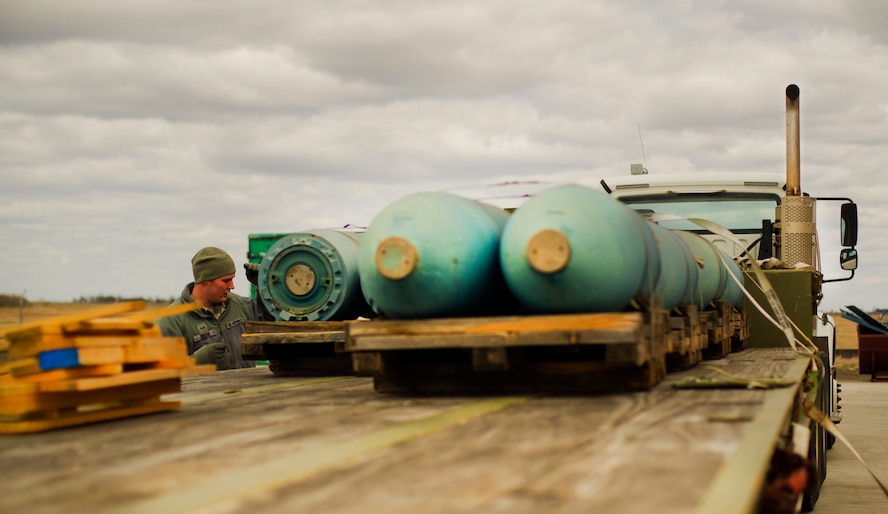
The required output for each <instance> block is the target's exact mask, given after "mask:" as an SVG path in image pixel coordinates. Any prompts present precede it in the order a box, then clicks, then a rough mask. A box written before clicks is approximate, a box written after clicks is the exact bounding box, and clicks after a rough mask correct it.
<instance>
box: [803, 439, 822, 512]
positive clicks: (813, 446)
mask: <svg viewBox="0 0 888 514" xmlns="http://www.w3.org/2000/svg"><path fill="white" fill-rule="evenodd" d="M822 432H823V428H821V427H820V426H819V425H818V426H816V428H815V429H814V432H813V433H812V434H811V441H810V443H809V444H808V459H809V460H810V461H811V462H813V463H814V468H815V469H816V473H817V475H816V478H815V479H814V482H815V485H814V488H813V489H812V490H811V491H808V492H805V493H803V494H802V512H811V511H812V510H814V506H815V505H816V504H817V500H818V499H820V488H821V486H822V485H823V475H824V474H825V473H826V467H825V463H824V460H823V459H824V458H825V456H826V452H821V448H822V447H824V446H825V444H823V443H821V438H822V435H821V433H822ZM824 443H825V441H824Z"/></svg>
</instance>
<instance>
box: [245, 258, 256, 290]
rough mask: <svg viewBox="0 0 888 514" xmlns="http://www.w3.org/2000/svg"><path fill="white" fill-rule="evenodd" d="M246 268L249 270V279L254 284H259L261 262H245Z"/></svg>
mask: <svg viewBox="0 0 888 514" xmlns="http://www.w3.org/2000/svg"><path fill="white" fill-rule="evenodd" d="M244 270H245V271H246V272H247V281H249V282H250V283H251V284H253V285H257V286H258V285H259V263H258V262H245V263H244Z"/></svg>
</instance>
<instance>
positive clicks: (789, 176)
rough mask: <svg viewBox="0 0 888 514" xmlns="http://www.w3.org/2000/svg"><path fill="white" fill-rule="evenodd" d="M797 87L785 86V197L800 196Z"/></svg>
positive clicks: (800, 172) (793, 85)
mask: <svg viewBox="0 0 888 514" xmlns="http://www.w3.org/2000/svg"><path fill="white" fill-rule="evenodd" d="M799 140H800V137H799V86H797V85H795V84H790V85H788V86H786V196H801V195H802V185H801V181H802V179H801V175H802V171H801V165H800V162H801V150H800V145H799Z"/></svg>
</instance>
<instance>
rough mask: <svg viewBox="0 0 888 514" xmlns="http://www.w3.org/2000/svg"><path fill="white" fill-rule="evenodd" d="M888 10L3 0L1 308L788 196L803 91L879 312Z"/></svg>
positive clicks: (814, 190) (807, 125) (839, 297)
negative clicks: (675, 203) (372, 237)
mask: <svg viewBox="0 0 888 514" xmlns="http://www.w3.org/2000/svg"><path fill="white" fill-rule="evenodd" d="M886 10H888V6H884V5H882V3H880V2H875V1H866V0H853V1H850V2H836V1H827V0H822V1H817V2H801V1H792V2H788V3H787V2H783V3H779V4H775V3H773V2H765V1H762V0H755V1H753V0H746V1H742V2H730V3H728V2H715V3H705V4H701V3H688V2H683V1H677V0H676V1H667V2H657V3H653V4H651V3H650V2H643V1H641V0H635V1H629V2H616V1H605V0H597V1H588V2H579V1H567V0H565V1H556V2H547V3H540V2H530V1H518V2H515V1H505V0H498V1H492V2H484V3H483V4H479V3H477V2H447V3H436V2H414V1H407V0H401V1H394V2H386V3H385V5H384V6H380V5H379V4H378V3H376V2H366V1H360V0H343V1H320V0H317V1H307V0H300V1H298V2H286V1H269V2H263V3H261V4H256V3H255V2H248V1H245V0H221V1H212V2H211V1H189V2H172V1H166V0H162V1H157V2H147V3H137V4H128V3H124V4H122V3H119V2H109V1H106V0H84V1H82V2H76V3H71V2H63V1H50V0H36V1H34V0H31V1H23V0H7V1H5V2H3V5H2V6H0V45H2V48H0V49H2V51H0V98H2V103H0V181H2V186H3V187H2V189H0V238H2V241H4V244H3V245H0V265H2V267H3V268H4V269H5V270H10V271H9V275H8V277H9V278H7V276H4V280H3V288H2V289H8V290H9V292H17V291H20V290H23V289H27V290H28V291H29V297H32V298H40V297H42V298H47V299H56V300H65V299H70V298H73V297H77V296H81V295H91V294H97V293H104V294H121V295H146V296H170V295H173V294H176V293H177V292H178V291H179V290H180V289H181V287H182V286H183V285H184V283H185V282H187V281H188V279H189V278H190V277H189V272H190V270H189V265H188V262H189V260H190V258H191V256H192V255H193V253H194V252H195V251H197V249H199V248H200V247H201V246H204V245H207V244H213V245H216V246H221V247H223V248H225V249H226V250H228V251H229V252H230V253H231V254H232V255H233V256H234V257H235V260H236V261H239V260H243V259H245V255H246V245H247V236H248V234H250V233H275V232H292V231H297V230H304V229H309V228H331V227H338V226H342V225H345V224H353V225H359V226H365V225H367V224H369V223H370V222H371V220H372V218H373V216H374V215H375V214H376V213H378V212H379V211H380V210H382V209H383V208H384V207H385V206H386V205H387V204H388V203H389V202H391V201H393V200H394V199H396V198H399V197H401V196H405V195H407V194H409V193H412V192H417V191H428V190H438V189H447V188H454V187H469V186H473V185H478V184H490V183H496V182H505V181H515V180H552V181H564V182H581V183H585V184H589V185H593V186H594V185H596V184H597V183H598V180H600V179H601V178H604V177H607V176H613V175H623V174H626V173H627V172H628V167H629V164H631V163H634V162H642V161H644V162H645V164H646V165H647V167H648V169H649V170H650V172H651V173H657V174H671V173H679V172H690V173H727V172H743V173H745V172H761V171H767V172H782V171H783V170H784V169H785V140H784V137H785V133H784V127H785V119H784V116H785V115H784V111H783V109H784V98H783V90H784V88H785V87H786V85H787V84H790V83H796V84H799V86H800V87H801V90H802V97H801V105H802V113H801V128H802V170H803V187H805V188H806V189H807V190H809V191H810V192H811V194H814V195H820V196H848V197H851V198H854V199H855V200H857V201H858V202H859V203H860V212H861V222H862V225H861V243H860V252H861V260H860V262H861V268H860V270H859V271H858V274H857V275H858V276H857V277H855V280H854V281H853V283H854V287H852V288H849V289H845V290H843V289H842V287H844V286H831V287H837V288H838V290H839V291H840V293H836V294H835V296H834V297H831V296H830V294H829V292H828V294H827V299H828V302H829V303H830V305H831V306H833V307H835V306H841V305H844V304H846V303H858V304H861V306H862V307H864V308H869V307H877V306H880V305H881V304H880V302H882V297H881V282H880V281H881V280H883V279H882V277H883V276H888V273H886V272H888V270H886V269H885V266H884V265H883V264H881V263H884V262H888V249H886V248H884V244H883V243H882V242H881V237H880V235H879V234H880V230H881V226H882V225H884V220H885V209H884V208H883V206H882V204H883V203H884V202H883V201H882V199H883V198H884V197H885V193H886V192H885V191H884V189H885V186H883V184H885V183H886V182H888V180H886V179H888V177H886V174H885V172H884V171H883V169H882V168H883V166H882V165H881V163H883V162H885V161H886V160H888V144H886V142H885V140H884V134H886V133H888V130H886V128H888V127H886V122H888V100H886V98H885V97H884V94H883V93H882V91H883V89H884V88H883V87H881V85H882V84H886V83H888V76H886V74H888V71H886V69H885V67H884V66H883V65H882V63H884V62H886V60H888V48H886V43H888V40H886V36H885V31H884V30H883V29H882V27H881V26H880V25H879V21H878V20H881V19H883V18H884V17H885V16H881V17H880V14H881V15H885V14H888V13H886ZM239 282H240V284H241V285H240V286H239V289H241V292H242V293H243V292H245V291H246V287H245V286H246V282H245V281H244V280H243V279H242V278H239ZM841 291H844V292H841Z"/></svg>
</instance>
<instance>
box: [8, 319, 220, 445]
mask: <svg viewBox="0 0 888 514" xmlns="http://www.w3.org/2000/svg"><path fill="white" fill-rule="evenodd" d="M144 307H145V303H144V302H126V303H118V304H113V305H109V306H105V307H99V308H95V309H90V310H87V311H84V312H82V313H78V314H73V315H68V316H60V317H56V318H50V319H46V320H43V321H41V322H38V323H32V324H28V325H23V326H18V327H13V328H11V329H7V330H6V331H5V333H4V334H3V335H4V336H5V338H6V339H7V340H8V342H9V348H8V357H9V360H8V361H7V362H5V363H3V365H2V366H0V433H25V432H40V431H44V430H50V429H55V428H62V427H67V426H72V425H81V424H86V423H94V422H98V421H105V420H109V419H116V418H121V417H129V416H135V415H141V414H148V413H153V412H160V411H167V410H172V409H177V408H179V403H178V402H167V401H161V398H160V397H161V395H163V394H168V393H174V392H178V391H180V384H181V378H182V377H183V376H186V375H190V374H198V373H207V372H212V371H215V369H216V366H215V365H212V366H196V365H195V363H194V360H193V359H192V358H190V357H188V354H187V351H186V347H185V341H184V340H183V339H182V338H180V337H164V336H163V335H162V334H161V333H160V329H159V328H158V327H156V326H155V325H154V323H153V321H154V320H155V319H157V318H161V317H164V316H169V315H172V314H177V313H180V312H186V311H187V310H191V309H193V308H194V306H192V305H186V306H177V307H171V308H166V309H158V310H153V311H145V310H143V309H144ZM136 311H140V312H136ZM120 314H127V315H126V316H116V315H120ZM112 316H115V317H112Z"/></svg>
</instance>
